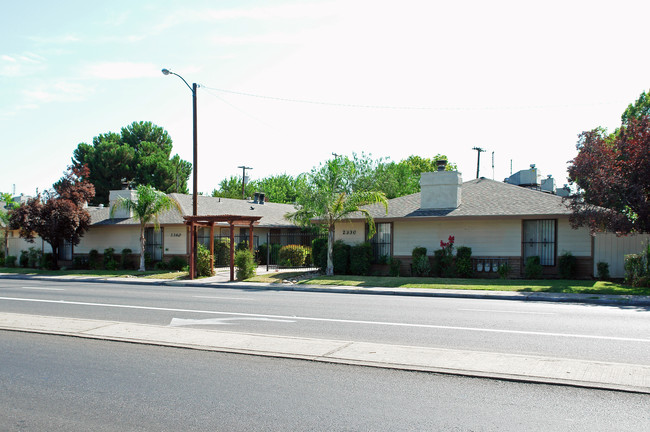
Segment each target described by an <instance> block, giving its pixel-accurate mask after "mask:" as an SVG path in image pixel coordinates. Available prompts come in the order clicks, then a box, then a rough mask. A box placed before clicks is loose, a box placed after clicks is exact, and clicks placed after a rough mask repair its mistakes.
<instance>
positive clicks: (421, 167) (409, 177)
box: [374, 154, 458, 199]
mask: <svg viewBox="0 0 650 432" xmlns="http://www.w3.org/2000/svg"><path fill="white" fill-rule="evenodd" d="M442 159H444V160H448V159H447V156H445V155H441V154H438V155H436V156H434V157H433V158H423V157H420V156H415V155H412V156H409V157H408V158H406V159H404V160H402V161H400V162H397V163H396V162H388V161H386V162H382V163H379V164H378V166H377V169H376V172H375V176H374V181H375V184H376V187H377V188H378V190H381V191H383V192H384V193H385V194H386V197H388V198H389V199H392V198H397V197H400V196H404V195H411V194H414V193H418V192H420V175H421V174H422V173H423V172H433V171H437V169H438V167H437V162H438V161H439V160H442ZM445 169H446V170H447V171H454V170H456V169H458V168H457V167H456V164H453V163H447V167H446V168H445Z"/></svg>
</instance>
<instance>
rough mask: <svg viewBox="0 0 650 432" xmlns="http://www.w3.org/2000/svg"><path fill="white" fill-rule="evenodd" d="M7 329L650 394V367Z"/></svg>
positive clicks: (103, 329)
mask: <svg viewBox="0 0 650 432" xmlns="http://www.w3.org/2000/svg"><path fill="white" fill-rule="evenodd" d="M0 329H2V330H11V331H22V332H31V333H44V334H54V335H65V336H74V337H80V338H89V339H101V340H110V341H120V342H132V343H143V344H151V345H160V346H169V347H178V348H190V349H198V350H205V351H220V352H230V353H242V354H254V355H260V356H269V357H282V358H292V359H304V360H312V361H320V362H329V363H344V364H352V365H363V366H373V367H382V368H394V369H401V370H410V371H427V372H438V373H446V374H455V375H463V376H472V377H485V378H494V379H505V380H513V381H522V382H535V383H545V384H561V385H571V386H579V387H588V388H597V389H607V390H619V391H629V392H639V393H647V394H650V366H643V365H633V364H621V363H610V362H595V361H587V360H575V359H565V358H551V357H540V356H529V355H518V354H503V353H490V352H479V351H465V350H452V349H442V348H428V347H414V346H400V345H388V344H378V343H369V342H355V341H340V340H328V339H313V338H298V337H288V336H275V335H262V334H252V333H231V332H224V331H217V330H206V329H194V328H179V327H170V326H157V325H146V324H135V323H125V322H115V321H100V320H90V319H78V318H62V317H49V316H35V315H24V314H13V313H0Z"/></svg>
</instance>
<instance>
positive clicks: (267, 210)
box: [88, 193, 295, 228]
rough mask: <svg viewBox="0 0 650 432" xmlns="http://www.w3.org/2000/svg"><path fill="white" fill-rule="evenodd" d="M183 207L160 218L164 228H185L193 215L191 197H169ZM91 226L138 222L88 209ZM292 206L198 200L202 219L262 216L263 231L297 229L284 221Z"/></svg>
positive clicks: (97, 209)
mask: <svg viewBox="0 0 650 432" xmlns="http://www.w3.org/2000/svg"><path fill="white" fill-rule="evenodd" d="M169 195H170V196H171V197H172V198H174V199H175V200H176V201H177V202H178V203H179V205H180V207H181V210H182V213H183V214H182V215H181V214H179V213H178V211H176V210H170V211H166V212H164V213H162V214H161V215H160V217H159V218H158V219H159V221H160V223H161V224H166V225H167V224H183V216H189V215H191V214H192V196H191V195H183V194H176V193H173V194H169ZM88 211H89V213H90V217H91V221H92V222H91V223H92V225H95V226H97V225H134V224H139V222H138V221H137V220H135V219H133V218H119V219H118V218H111V217H110V209H109V208H108V207H89V208H88ZM294 211H295V208H294V206H293V205H292V204H278V203H269V202H267V203H264V204H255V203H253V202H252V201H246V200H238V199H230V198H215V197H210V196H202V195H199V196H198V197H197V212H198V214H199V215H210V216H217V215H244V216H261V217H262V219H260V222H259V225H257V226H260V227H270V228H276V227H277V228H280V227H295V225H294V224H293V223H291V222H289V221H288V220H286V219H285V218H284V215H285V214H287V213H291V212H294Z"/></svg>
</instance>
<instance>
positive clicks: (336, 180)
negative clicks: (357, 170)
mask: <svg viewBox="0 0 650 432" xmlns="http://www.w3.org/2000/svg"><path fill="white" fill-rule="evenodd" d="M353 169H354V165H353V164H352V163H351V161H350V160H349V159H348V158H347V157H342V156H338V157H336V158H334V159H331V160H328V161H327V162H326V163H325V164H324V165H321V166H320V168H319V169H316V168H314V169H313V170H312V171H311V172H310V173H308V174H305V176H306V178H305V179H304V180H305V181H302V182H300V183H301V184H302V185H303V187H301V189H302V190H301V191H300V192H299V194H298V196H299V198H298V204H299V205H300V208H299V209H298V210H297V211H296V212H294V213H290V214H287V215H286V218H288V219H289V220H292V221H295V222H298V223H299V224H301V225H308V224H309V223H311V222H310V221H311V220H312V219H319V220H321V221H323V222H324V223H325V225H327V233H328V235H327V270H326V274H327V275H328V276H331V275H333V274H334V260H333V259H332V250H333V248H334V232H335V231H334V228H335V226H336V223H337V222H339V221H341V220H342V219H345V218H346V217H348V216H350V215H351V214H352V213H357V212H359V213H361V214H362V215H363V216H364V217H365V219H366V222H367V223H368V238H372V236H373V235H375V222H374V220H373V218H372V217H371V216H370V213H369V212H368V210H366V209H364V208H361V207H362V206H365V205H368V204H376V203H381V204H383V206H384V207H385V208H386V211H388V200H387V199H386V195H385V194H384V193H383V192H374V191H353V190H351V189H352V187H351V185H350V177H351V176H350V174H351V171H350V170H353Z"/></svg>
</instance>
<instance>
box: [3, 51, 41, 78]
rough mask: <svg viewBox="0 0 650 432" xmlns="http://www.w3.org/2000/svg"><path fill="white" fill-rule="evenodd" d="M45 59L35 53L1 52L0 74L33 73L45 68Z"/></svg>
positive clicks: (23, 74)
mask: <svg viewBox="0 0 650 432" xmlns="http://www.w3.org/2000/svg"><path fill="white" fill-rule="evenodd" d="M44 63H45V59H44V58H43V57H41V56H39V55H37V54H34V53H30V52H26V53H23V54H12V55H7V54H3V55H2V56H0V76H7V77H19V76H26V75H33V74H34V73H36V72H40V71H42V70H43V69H45V64H44Z"/></svg>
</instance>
